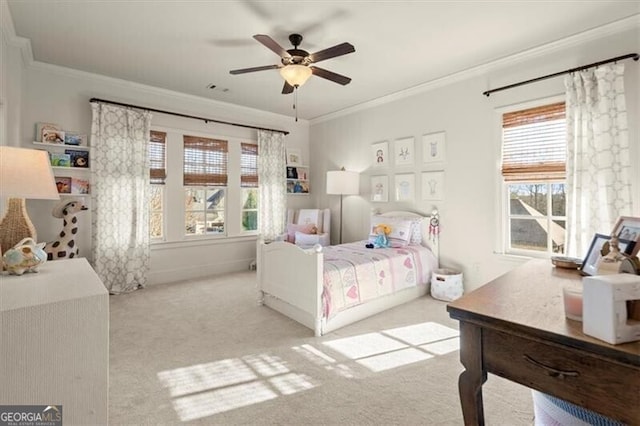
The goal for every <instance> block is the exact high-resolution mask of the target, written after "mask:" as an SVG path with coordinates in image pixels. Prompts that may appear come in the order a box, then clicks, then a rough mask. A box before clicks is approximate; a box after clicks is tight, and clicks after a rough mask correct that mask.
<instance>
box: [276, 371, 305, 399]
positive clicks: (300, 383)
mask: <svg viewBox="0 0 640 426" xmlns="http://www.w3.org/2000/svg"><path fill="white" fill-rule="evenodd" d="M269 383H271V384H272V385H273V386H274V387H275V388H276V389H278V391H280V393H281V394H282V395H292V394H294V393H298V392H300V391H304V390H308V389H313V388H314V387H315V386H314V384H313V383H311V380H310V379H309V377H308V376H307V375H305V374H295V373H290V374H285V375H284V376H278V377H274V378H272V379H269Z"/></svg>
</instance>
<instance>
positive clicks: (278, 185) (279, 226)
mask: <svg viewBox="0 0 640 426" xmlns="http://www.w3.org/2000/svg"><path fill="white" fill-rule="evenodd" d="M286 167H287V163H286V161H285V143H284V134H282V133H279V132H271V131H267V130H258V182H259V185H260V186H259V188H260V197H259V202H260V232H261V234H262V238H264V240H265V241H272V240H275V239H276V237H278V236H280V235H282V234H283V233H284V231H285V220H286V212H287V169H286Z"/></svg>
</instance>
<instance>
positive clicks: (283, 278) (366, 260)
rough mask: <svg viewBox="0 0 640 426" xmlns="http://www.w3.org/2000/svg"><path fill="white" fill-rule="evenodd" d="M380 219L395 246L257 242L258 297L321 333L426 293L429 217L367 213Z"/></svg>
mask: <svg viewBox="0 0 640 426" xmlns="http://www.w3.org/2000/svg"><path fill="white" fill-rule="evenodd" d="M378 223H385V224H388V225H391V228H392V236H394V238H392V239H391V240H392V241H393V244H394V247H392V248H375V249H370V248H366V247H365V244H366V243H367V241H366V240H363V241H359V242H355V243H347V244H342V245H338V246H329V247H320V246H316V247H315V248H311V249H301V248H300V247H298V246H296V245H294V244H290V243H286V242H271V243H265V242H264V241H261V240H259V241H258V247H257V281H258V291H259V303H260V304H261V305H262V304H264V305H267V306H269V307H270V308H272V309H275V310H276V311H278V312H280V313H282V314H284V315H286V316H288V317H290V318H292V319H294V320H296V321H298V322H299V323H301V324H303V325H305V326H306V327H309V328H310V329H312V330H314V332H315V335H316V336H321V335H323V334H325V333H328V332H330V331H332V330H335V329H338V328H340V327H343V326H345V325H348V324H351V323H353V322H355V321H358V320H361V319H363V318H366V317H368V316H371V315H374V314H376V313H379V312H382V311H384V310H387V309H389V308H391V307H394V306H397V305H400V304H402V303H406V302H408V301H410V300H413V299H415V298H417V297H420V296H422V295H424V294H426V293H427V291H428V290H429V282H430V280H431V274H432V272H433V270H434V269H436V268H437V267H438V235H437V232H431V233H430V232H429V217H424V216H421V215H418V214H415V213H411V212H398V211H396V212H389V213H384V214H382V215H375V216H372V226H374V225H375V224H378ZM436 231H437V230H436ZM407 233H409V235H407ZM399 236H401V237H402V238H403V239H404V240H402V239H399V238H395V237H399ZM405 242H406V243H405Z"/></svg>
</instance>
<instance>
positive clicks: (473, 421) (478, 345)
mask: <svg viewBox="0 0 640 426" xmlns="http://www.w3.org/2000/svg"><path fill="white" fill-rule="evenodd" d="M460 362H461V363H462V365H464V368H465V370H464V371H463V372H462V373H461V374H460V377H459V378H458V390H459V392H460V404H461V405H462V415H463V416H464V424H465V425H466V426H476V425H478V426H483V425H484V408H483V405H482V384H483V383H484V382H486V381H487V372H486V371H484V370H483V368H482V329H481V328H480V327H478V326H476V325H473V324H469V323H466V322H464V321H460Z"/></svg>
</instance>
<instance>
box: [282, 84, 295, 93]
mask: <svg viewBox="0 0 640 426" xmlns="http://www.w3.org/2000/svg"><path fill="white" fill-rule="evenodd" d="M289 93H293V86H292V85H290V84H289V83H287V82H286V81H285V82H284V86H283V87H282V94H283V95H288V94H289Z"/></svg>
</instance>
